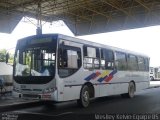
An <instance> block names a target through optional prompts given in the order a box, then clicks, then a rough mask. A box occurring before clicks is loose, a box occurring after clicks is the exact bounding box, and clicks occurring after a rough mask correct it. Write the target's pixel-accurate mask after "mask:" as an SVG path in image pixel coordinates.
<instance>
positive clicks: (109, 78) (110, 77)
mask: <svg viewBox="0 0 160 120" xmlns="http://www.w3.org/2000/svg"><path fill="white" fill-rule="evenodd" d="M112 78H113V75H110V76H108V77H107V78H106V79H105V81H106V82H109V81H110V80H112Z"/></svg>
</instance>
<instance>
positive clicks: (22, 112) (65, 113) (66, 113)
mask: <svg viewBox="0 0 160 120" xmlns="http://www.w3.org/2000/svg"><path fill="white" fill-rule="evenodd" d="M14 112H17V113H21V114H33V115H42V116H48V117H56V116H62V115H68V114H73V112H64V113H60V114H56V115H48V114H44V113H34V112H26V111H14Z"/></svg>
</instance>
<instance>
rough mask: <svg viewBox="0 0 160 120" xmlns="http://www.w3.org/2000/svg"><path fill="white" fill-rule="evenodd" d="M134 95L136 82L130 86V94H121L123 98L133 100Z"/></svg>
mask: <svg viewBox="0 0 160 120" xmlns="http://www.w3.org/2000/svg"><path fill="white" fill-rule="evenodd" d="M134 93H135V84H134V82H130V83H129V86H128V93H125V94H121V96H122V97H125V98H133V97H134Z"/></svg>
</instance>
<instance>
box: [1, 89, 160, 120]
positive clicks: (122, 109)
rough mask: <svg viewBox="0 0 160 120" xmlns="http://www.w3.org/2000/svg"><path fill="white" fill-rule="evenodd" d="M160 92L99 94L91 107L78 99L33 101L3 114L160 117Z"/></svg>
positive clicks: (25, 118)
mask: <svg viewBox="0 0 160 120" xmlns="http://www.w3.org/2000/svg"><path fill="white" fill-rule="evenodd" d="M159 93H160V87H157V88H151V89H146V90H142V91H141V92H139V93H136V96H135V98H133V99H124V98H122V97H121V96H119V95H118V96H109V97H102V98H97V99H94V100H92V101H91V104H90V106H89V107H88V108H79V107H78V106H77V104H76V102H75V101H70V102H64V103H59V104H44V103H39V104H37V103H30V104H24V105H23V106H21V107H14V108H13V107H12V109H9V108H8V110H6V111H5V113H4V111H1V114H2V115H1V116H0V117H3V116H6V114H8V115H9V116H11V115H13V116H15V117H18V118H19V119H20V120H35V119H36V120H39V119H40V120H41V119H43V120H50V119H52V120H53V119H71V118H73V119H80V118H81V119H84V118H87V117H89V119H91V118H94V117H95V114H98V115H99V114H103V113H105V114H131V115H133V114H145V113H151V114H152V115H153V116H155V117H159V116H158V115H157V114H156V113H160V95H159ZM7 111H8V112H7ZM85 115H90V116H85ZM94 119H95V118H94ZM159 119H160V117H159V118H158V119H157V120H159ZM120 120H123V119H120ZM150 120H151V119H150Z"/></svg>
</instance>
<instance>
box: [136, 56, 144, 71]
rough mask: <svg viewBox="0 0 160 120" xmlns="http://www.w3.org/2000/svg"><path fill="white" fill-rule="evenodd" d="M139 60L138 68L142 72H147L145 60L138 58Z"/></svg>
mask: <svg viewBox="0 0 160 120" xmlns="http://www.w3.org/2000/svg"><path fill="white" fill-rule="evenodd" d="M137 58H138V67H139V70H140V71H145V64H144V58H143V57H137Z"/></svg>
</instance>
